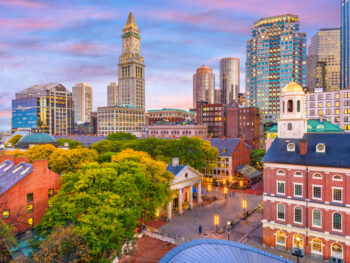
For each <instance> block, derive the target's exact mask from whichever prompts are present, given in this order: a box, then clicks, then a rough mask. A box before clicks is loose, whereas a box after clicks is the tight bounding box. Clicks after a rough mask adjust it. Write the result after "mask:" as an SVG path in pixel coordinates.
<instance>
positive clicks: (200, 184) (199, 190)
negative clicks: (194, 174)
mask: <svg viewBox="0 0 350 263" xmlns="http://www.w3.org/2000/svg"><path fill="white" fill-rule="evenodd" d="M197 191H198V193H197V196H198V203H200V204H201V203H202V202H203V201H202V183H198V189H197Z"/></svg>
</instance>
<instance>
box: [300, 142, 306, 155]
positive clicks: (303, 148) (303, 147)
mask: <svg viewBox="0 0 350 263" xmlns="http://www.w3.org/2000/svg"><path fill="white" fill-rule="evenodd" d="M306 153H307V142H306V141H300V154H301V155H305V154H306Z"/></svg>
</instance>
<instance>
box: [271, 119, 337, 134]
mask: <svg viewBox="0 0 350 263" xmlns="http://www.w3.org/2000/svg"><path fill="white" fill-rule="evenodd" d="M266 132H269V133H277V132H278V125H277V124H276V125H274V126H272V127H271V128H270V129H269V130H267V131H266ZM307 132H308V133H344V131H343V130H342V129H340V128H339V126H338V125H335V124H332V123H330V122H329V121H327V120H322V122H321V120H319V119H310V120H307Z"/></svg>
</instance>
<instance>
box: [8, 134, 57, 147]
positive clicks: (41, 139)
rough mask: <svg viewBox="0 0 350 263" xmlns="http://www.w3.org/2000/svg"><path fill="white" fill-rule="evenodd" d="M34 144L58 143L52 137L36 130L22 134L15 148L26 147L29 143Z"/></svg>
mask: <svg viewBox="0 0 350 263" xmlns="http://www.w3.org/2000/svg"><path fill="white" fill-rule="evenodd" d="M35 144H52V145H54V146H58V143H57V141H56V139H55V138H54V137H52V136H51V135H49V134H47V133H44V132H38V133H29V134H27V135H25V136H23V137H22V138H21V139H20V140H19V141H18V143H17V144H16V146H15V148H28V147H29V146H30V145H35Z"/></svg>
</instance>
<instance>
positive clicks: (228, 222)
mask: <svg viewBox="0 0 350 263" xmlns="http://www.w3.org/2000/svg"><path fill="white" fill-rule="evenodd" d="M226 227H227V240H228V241H230V227H231V222H230V221H227V226H226Z"/></svg>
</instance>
